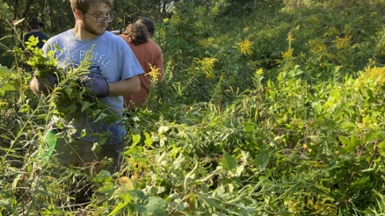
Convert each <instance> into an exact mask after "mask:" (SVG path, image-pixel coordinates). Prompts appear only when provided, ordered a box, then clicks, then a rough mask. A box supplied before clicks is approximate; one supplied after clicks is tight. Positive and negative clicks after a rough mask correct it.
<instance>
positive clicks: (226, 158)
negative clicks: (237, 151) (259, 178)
mask: <svg viewBox="0 0 385 216" xmlns="http://www.w3.org/2000/svg"><path fill="white" fill-rule="evenodd" d="M221 163H222V167H223V169H224V170H226V171H232V170H236V169H237V167H238V163H237V160H235V158H233V157H232V156H231V155H230V154H229V153H227V152H224V154H223V157H222V159H221Z"/></svg>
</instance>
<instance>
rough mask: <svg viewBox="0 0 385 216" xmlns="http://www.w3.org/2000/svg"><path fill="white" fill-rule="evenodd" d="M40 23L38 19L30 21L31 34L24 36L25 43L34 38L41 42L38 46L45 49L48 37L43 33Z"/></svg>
mask: <svg viewBox="0 0 385 216" xmlns="http://www.w3.org/2000/svg"><path fill="white" fill-rule="evenodd" d="M40 23H41V22H39V20H38V19H37V18H32V19H31V20H30V21H29V27H28V28H29V32H28V33H27V34H25V35H24V43H25V42H27V41H28V39H29V37H31V36H34V37H37V38H38V40H39V42H38V43H37V45H36V46H37V47H39V48H42V47H43V45H44V42H45V41H47V40H48V36H47V35H46V34H44V33H43V32H42V31H41V24H40Z"/></svg>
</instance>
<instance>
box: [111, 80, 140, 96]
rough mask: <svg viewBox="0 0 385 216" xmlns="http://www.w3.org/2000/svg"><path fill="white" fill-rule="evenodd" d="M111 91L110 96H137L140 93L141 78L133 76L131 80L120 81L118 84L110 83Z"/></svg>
mask: <svg viewBox="0 0 385 216" xmlns="http://www.w3.org/2000/svg"><path fill="white" fill-rule="evenodd" d="M108 85H109V88H110V91H109V95H121V96H128V95H131V94H136V93H138V92H139V91H140V79H139V76H133V77H131V78H129V79H124V80H120V81H118V82H113V83H112V82H110V83H108Z"/></svg>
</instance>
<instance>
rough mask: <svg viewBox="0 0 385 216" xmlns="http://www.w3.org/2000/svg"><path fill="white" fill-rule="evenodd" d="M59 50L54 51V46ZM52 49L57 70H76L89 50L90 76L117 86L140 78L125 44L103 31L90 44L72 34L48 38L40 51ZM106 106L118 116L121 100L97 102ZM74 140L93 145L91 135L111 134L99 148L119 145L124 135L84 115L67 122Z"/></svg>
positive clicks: (121, 130) (139, 69) (119, 129)
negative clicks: (107, 145) (73, 133)
mask: <svg viewBox="0 0 385 216" xmlns="http://www.w3.org/2000/svg"><path fill="white" fill-rule="evenodd" d="M56 45H57V47H58V48H59V49H56V47H55V46H56ZM51 49H55V50H56V51H55V55H54V56H55V58H56V59H57V60H58V64H59V66H61V67H63V68H64V67H68V65H71V66H74V67H77V65H79V64H80V63H81V62H82V61H83V60H84V58H85V57H86V56H87V54H88V53H89V52H90V51H91V50H92V60H91V67H90V72H91V73H98V74H101V75H103V77H104V78H105V79H106V80H107V82H117V81H119V80H123V79H128V78H131V77H133V76H136V75H140V74H143V70H142V67H141V66H140V64H139V62H138V60H137V59H136V57H135V54H134V53H133V52H132V50H131V48H130V47H129V46H128V45H127V43H126V42H125V41H124V40H123V39H122V38H120V37H118V36H116V35H114V34H112V33H111V32H108V31H106V32H105V33H104V34H103V35H100V36H97V37H96V38H94V39H90V40H79V39H78V38H76V37H75V35H74V33H73V30H72V29H70V30H67V31H65V32H63V33H61V34H59V35H56V36H54V37H52V38H50V39H49V40H48V41H47V42H46V43H45V44H44V46H43V51H44V52H45V53H47V52H48V51H49V50H51ZM100 100H103V101H105V102H106V103H107V104H109V105H110V108H111V109H112V110H114V111H115V112H117V113H118V114H119V115H121V113H122V111H123V109H124V108H123V103H124V102H123V96H113V95H109V96H107V97H105V98H100ZM71 126H73V127H74V128H75V129H76V130H77V133H76V134H75V135H76V136H78V137H81V139H82V140H85V141H89V142H97V139H98V138H97V136H92V134H94V133H96V134H97V133H105V132H107V131H109V132H110V133H111V136H110V139H109V140H107V141H106V142H105V143H101V144H120V143H122V141H123V138H124V136H125V134H126V130H125V129H124V128H123V127H122V126H120V125H119V123H118V122H116V123H115V124H107V123H105V122H96V123H94V119H91V118H90V117H89V116H87V115H85V114H81V115H79V116H78V117H76V118H75V119H74V120H73V122H71ZM83 130H85V131H86V134H87V135H86V136H80V134H81V133H82V131H83Z"/></svg>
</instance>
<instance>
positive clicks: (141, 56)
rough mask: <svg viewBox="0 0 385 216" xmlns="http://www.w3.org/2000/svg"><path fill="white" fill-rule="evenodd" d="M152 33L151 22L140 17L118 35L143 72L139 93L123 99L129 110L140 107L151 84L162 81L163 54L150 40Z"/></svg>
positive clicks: (153, 28) (152, 26)
mask: <svg viewBox="0 0 385 216" xmlns="http://www.w3.org/2000/svg"><path fill="white" fill-rule="evenodd" d="M154 31H155V27H154V23H153V21H152V20H151V19H149V18H147V17H142V18H140V19H138V20H137V21H135V22H134V23H132V24H129V25H128V26H127V28H126V30H125V31H124V32H123V33H122V34H121V35H120V37H122V38H123V39H124V40H125V41H126V42H127V43H128V45H130V47H131V49H132V51H133V52H134V54H135V56H136V58H137V59H138V61H139V63H140V65H141V66H142V68H143V71H144V74H143V75H140V77H139V78H140V85H141V90H140V92H139V93H137V94H134V95H130V96H126V97H125V98H124V100H125V105H126V107H129V108H130V109H131V110H135V109H137V108H140V107H142V105H143V103H144V102H145V101H146V98H147V96H148V94H149V88H150V86H151V82H153V81H161V80H162V79H163V75H164V66H163V53H162V49H161V48H160V46H159V45H158V44H157V43H155V42H154V41H153V40H151V36H152V35H153V34H154Z"/></svg>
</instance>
